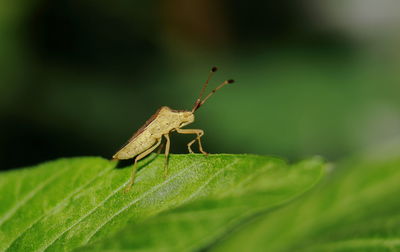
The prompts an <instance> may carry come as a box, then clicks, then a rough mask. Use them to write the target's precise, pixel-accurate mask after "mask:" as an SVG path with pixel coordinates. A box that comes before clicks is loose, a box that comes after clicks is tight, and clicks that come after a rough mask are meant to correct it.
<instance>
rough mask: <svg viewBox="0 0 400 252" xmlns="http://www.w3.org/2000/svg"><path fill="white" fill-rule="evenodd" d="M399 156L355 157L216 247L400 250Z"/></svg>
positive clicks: (218, 248)
mask: <svg viewBox="0 0 400 252" xmlns="http://www.w3.org/2000/svg"><path fill="white" fill-rule="evenodd" d="M399 195H400V158H398V157H390V158H385V159H376V160H374V159H371V158H369V157H365V156H364V157H357V158H353V159H352V160H348V161H345V162H342V163H341V164H339V165H338V166H337V167H336V168H335V170H334V171H333V172H332V174H330V175H329V176H327V177H326V179H325V181H324V182H323V183H320V185H319V186H318V187H317V188H315V190H313V193H311V194H308V195H306V196H305V197H303V198H302V199H301V200H297V201H296V202H293V204H290V205H287V206H285V207H284V208H282V209H281V210H280V211H275V212H272V213H270V214H265V215H262V216H259V218H256V219H254V220H253V221H252V222H251V223H248V224H247V225H246V226H244V227H243V228H242V229H240V230H237V232H235V233H234V234H232V235H231V236H229V237H228V238H227V239H225V240H224V241H223V242H221V243H219V244H218V246H216V247H215V248H214V251H231V250H233V251H235V250H236V249H240V248H243V247H242V246H243V244H246V248H247V249H249V250H250V251H256V250H257V249H259V248H268V250H269V251H398V250H400V196H399Z"/></svg>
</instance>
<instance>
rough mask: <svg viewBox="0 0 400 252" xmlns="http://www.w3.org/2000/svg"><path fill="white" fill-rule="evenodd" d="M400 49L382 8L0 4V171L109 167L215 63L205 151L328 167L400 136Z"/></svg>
mask: <svg viewBox="0 0 400 252" xmlns="http://www.w3.org/2000/svg"><path fill="white" fill-rule="evenodd" d="M399 42H400V2H399V1H391V0H346V1H334V0H332V1H317V0H286V1H254V0H253V1H222V0H217V1H216V0H192V1H186V0H159V1H123V0H116V1H102V0H97V1H66V0H56V1H50V0H31V1H0V124H1V135H0V139H1V140H0V161H1V169H11V168H16V167H21V166H26V165H33V164H36V163H39V162H42V161H46V160H49V159H55V158H58V157H69V156H86V155H96V156H98V155H101V156H103V157H106V158H109V157H111V156H112V154H114V152H115V151H116V150H118V149H119V147H121V145H122V144H123V143H125V142H126V140H127V139H128V138H129V137H130V136H131V135H132V134H133V133H134V132H135V131H136V129H137V128H139V127H140V126H141V125H142V124H143V123H144V122H145V121H146V120H147V119H148V117H150V116H151V115H152V114H153V113H154V112H155V111H156V110H157V109H158V108H159V107H160V106H162V105H168V106H170V107H172V108H174V109H190V108H191V107H192V105H193V103H194V101H195V99H196V98H197V95H198V93H199V91H200V88H201V85H202V83H203V82H204V80H205V79H206V77H207V74H208V71H209V69H210V68H211V67H212V66H214V65H216V66H219V67H220V71H219V72H218V73H217V74H216V76H215V78H214V79H213V81H212V85H211V86H215V85H217V84H219V83H220V82H222V81H223V80H224V79H227V78H233V79H235V80H236V81H237V82H236V83H235V84H234V85H232V86H228V87H226V88H224V89H222V90H221V91H220V92H219V93H217V94H216V95H215V96H214V97H213V98H212V99H210V100H209V101H208V102H207V104H205V105H204V106H203V107H202V108H201V109H200V110H199V111H198V113H197V114H196V117H197V118H196V119H197V120H196V122H195V124H193V125H191V126H190V127H191V128H202V129H204V130H205V132H206V134H205V136H204V140H203V142H204V146H205V149H206V151H208V152H211V153H257V154H268V155H278V156H283V157H287V158H289V159H291V160H296V159H298V158H302V157H306V156H310V155H314V154H319V155H323V156H324V157H326V158H327V159H328V160H336V159H338V158H341V157H344V156H346V155H349V154H351V153H354V152H357V151H358V150H361V149H367V148H370V147H373V146H375V145H379V144H381V143H383V142H386V141H389V140H391V139H393V138H397V137H398V136H399V135H400V99H399V92H400V73H399V70H400V69H399V63H400V46H399V45H400V44H399ZM190 127H188V128H190ZM191 139H192V136H182V135H176V134H174V135H173V136H172V152H173V153H185V152H186V143H187V142H188V141H190V140H191Z"/></svg>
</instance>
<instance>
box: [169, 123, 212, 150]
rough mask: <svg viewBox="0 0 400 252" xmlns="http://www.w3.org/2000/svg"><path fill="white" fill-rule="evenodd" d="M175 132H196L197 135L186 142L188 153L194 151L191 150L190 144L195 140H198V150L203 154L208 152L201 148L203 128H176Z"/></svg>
mask: <svg viewBox="0 0 400 252" xmlns="http://www.w3.org/2000/svg"><path fill="white" fill-rule="evenodd" d="M176 132H178V133H179V134H196V135H197V137H196V138H195V139H193V140H192V141H190V142H189V143H188V144H187V146H188V150H189V152H190V153H194V152H193V151H192V148H191V146H192V144H193V143H194V142H196V140H197V141H198V142H199V150H200V152H201V153H203V154H204V155H207V154H208V153H207V152H205V151H204V150H203V146H202V145H201V140H200V138H201V137H202V136H203V135H204V131H203V130H201V129H176Z"/></svg>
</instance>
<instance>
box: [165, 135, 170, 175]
mask: <svg viewBox="0 0 400 252" xmlns="http://www.w3.org/2000/svg"><path fill="white" fill-rule="evenodd" d="M164 137H165V138H166V139H167V143H166V144H165V163H164V178H166V177H167V175H168V155H169V147H170V145H171V141H170V140H169V135H168V134H165V135H164Z"/></svg>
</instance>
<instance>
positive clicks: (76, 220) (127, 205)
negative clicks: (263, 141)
mask: <svg viewBox="0 0 400 252" xmlns="http://www.w3.org/2000/svg"><path fill="white" fill-rule="evenodd" d="M163 164H164V157H156V156H155V155H153V156H151V157H149V158H147V159H146V160H144V161H142V162H140V167H141V168H143V169H141V170H140V171H139V172H138V176H137V180H136V184H135V185H134V186H133V188H132V190H131V191H130V192H129V193H124V192H123V189H124V187H125V185H126V184H127V182H128V180H129V176H130V169H129V168H123V169H117V168H115V166H116V162H111V161H108V160H104V159H101V158H91V157H88V158H71V159H60V160H57V161H53V162H48V163H45V164H42V165H38V166H37V167H31V168H26V169H22V170H15V171H11V172H5V173H2V174H1V176H0V195H1V204H0V251H3V250H8V251H44V250H46V251H70V250H73V249H75V248H79V247H81V246H83V245H87V244H93V246H95V248H102V247H104V246H106V245H107V244H109V245H110V246H112V247H113V248H117V247H118V248H138V247H140V248H141V249H148V250H152V249H155V248H163V249H170V250H171V249H174V248H177V247H185V248H189V247H190V248H202V247H208V246H212V244H213V243H214V242H215V241H216V240H218V239H220V238H221V237H223V236H226V235H228V234H229V233H230V232H231V231H232V230H233V229H235V228H237V227H239V226H240V225H241V223H242V222H243V221H246V220H247V219H248V218H251V217H253V216H254V215H256V214H259V213H261V212H263V211H266V210H270V211H272V210H273V209H274V208H277V207H278V206H279V205H282V204H284V203H286V202H288V201H290V200H291V199H293V198H295V197H296V196H298V195H300V194H302V193H303V192H305V191H306V190H308V189H310V188H311V187H312V186H313V185H314V184H315V183H316V182H317V181H318V180H319V178H320V177H321V175H322V173H323V169H322V167H323V166H322V162H321V160H320V159H317V158H316V159H311V160H308V161H304V162H301V163H299V164H298V165H295V166H292V167H291V166H289V165H287V164H286V163H285V162H284V161H282V160H280V159H277V158H271V157H262V156H255V155H228V154H221V155H208V156H203V155H171V156H170V160H169V175H168V177H167V178H166V179H164V178H163V176H162V169H163ZM160 223H161V224H160ZM159 225H164V226H159ZM185 225H187V228H185ZM167 226H168V228H169V229H167V228H166V227H167ZM136 227H137V229H136ZM197 227H200V228H197ZM132 228H134V229H132ZM130 235H134V236H130ZM165 236H168V239H169V240H168V239H167V240H166V239H165ZM198 239H201V241H200V240H198ZM150 241H151V242H150ZM177 241H179V242H178V243H177ZM193 241H194V243H192V242H193ZM178 245H179V246H178Z"/></svg>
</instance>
